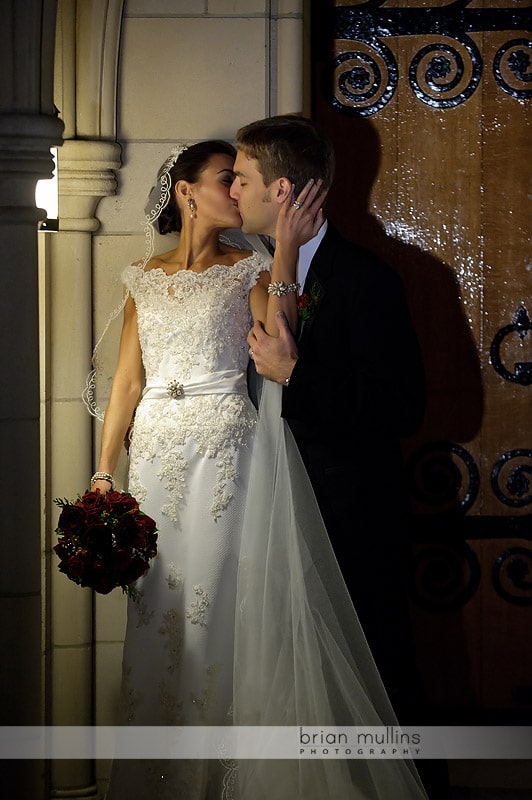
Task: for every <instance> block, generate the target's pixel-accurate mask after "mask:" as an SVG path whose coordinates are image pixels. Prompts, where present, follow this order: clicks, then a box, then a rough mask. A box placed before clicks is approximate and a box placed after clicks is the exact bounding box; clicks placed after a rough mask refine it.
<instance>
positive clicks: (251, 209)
mask: <svg viewBox="0 0 532 800" xmlns="http://www.w3.org/2000/svg"><path fill="white" fill-rule="evenodd" d="M233 172H234V173H235V176H236V177H235V180H234V181H233V185H232V186H231V189H230V192H229V194H230V196H231V197H232V198H233V200H236V201H237V203H238V210H239V212H240V216H241V217H242V230H243V231H244V233H261V234H265V235H266V236H274V235H275V225H276V222H277V217H278V215H279V204H278V203H277V202H275V193H274V192H273V187H274V186H275V183H276V181H274V182H273V183H272V184H270V186H266V185H265V183H264V178H263V177H262V173H261V172H260V170H259V165H258V161H257V159H256V158H250V157H249V156H247V155H246V154H245V153H243V152H241V151H240V150H239V151H238V153H237V156H236V160H235V163H234V166H233Z"/></svg>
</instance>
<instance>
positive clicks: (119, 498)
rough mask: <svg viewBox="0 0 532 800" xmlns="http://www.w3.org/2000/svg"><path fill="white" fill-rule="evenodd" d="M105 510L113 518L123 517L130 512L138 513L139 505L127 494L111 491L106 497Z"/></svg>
mask: <svg viewBox="0 0 532 800" xmlns="http://www.w3.org/2000/svg"><path fill="white" fill-rule="evenodd" d="M105 509H106V511H109V513H110V514H112V515H113V516H116V517H118V516H122V515H123V514H127V512H128V511H138V510H139V504H138V503H137V501H136V500H135V498H134V497H133V496H132V495H130V494H128V493H127V492H116V491H110V492H107V494H106V495H105Z"/></svg>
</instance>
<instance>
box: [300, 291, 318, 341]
mask: <svg viewBox="0 0 532 800" xmlns="http://www.w3.org/2000/svg"><path fill="white" fill-rule="evenodd" d="M320 297H321V293H320V287H319V286H318V284H317V283H316V282H314V283H313V284H312V286H311V289H310V292H309V293H308V294H307V292H305V294H301V295H299V297H298V298H297V313H298V315H299V319H300V320H301V324H300V330H299V332H300V334H301V333H302V331H303V326H304V324H305V322H307V320H309V319H310V318H311V317H312V315H313V314H314V312H315V311H316V308H317V305H318V303H319V301H320Z"/></svg>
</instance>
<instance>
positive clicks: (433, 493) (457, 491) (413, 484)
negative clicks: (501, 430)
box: [407, 442, 480, 514]
mask: <svg viewBox="0 0 532 800" xmlns="http://www.w3.org/2000/svg"><path fill="white" fill-rule="evenodd" d="M407 475H408V480H409V489H410V493H411V495H412V498H413V499H414V500H416V501H417V502H418V503H419V504H421V506H422V510H423V511H428V512H434V511H438V512H441V513H449V512H452V513H457V512H458V513H462V514H465V512H466V511H468V509H470V508H471V506H472V505H473V503H474V502H475V500H476V498H477V495H478V491H479V486H480V474H479V469H478V466H477V464H476V462H475V460H474V458H473V457H472V455H471V454H470V453H469V452H468V451H467V450H466V449H465V448H464V447H461V445H459V444H455V443H453V442H429V443H428V444H426V445H424V446H422V447H420V448H418V449H417V450H416V451H415V452H414V453H413V454H412V455H411V456H410V458H409V460H408V462H407Z"/></svg>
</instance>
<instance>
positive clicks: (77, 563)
mask: <svg viewBox="0 0 532 800" xmlns="http://www.w3.org/2000/svg"><path fill="white" fill-rule="evenodd" d="M66 569H67V570H68V575H69V577H71V578H81V577H82V575H83V573H84V572H85V559H84V557H83V556H82V555H81V554H80V553H76V554H75V555H73V556H70V558H69V559H68V561H67V563H66Z"/></svg>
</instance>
